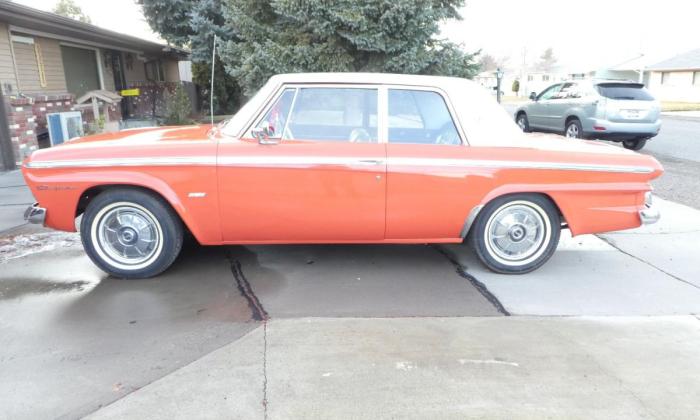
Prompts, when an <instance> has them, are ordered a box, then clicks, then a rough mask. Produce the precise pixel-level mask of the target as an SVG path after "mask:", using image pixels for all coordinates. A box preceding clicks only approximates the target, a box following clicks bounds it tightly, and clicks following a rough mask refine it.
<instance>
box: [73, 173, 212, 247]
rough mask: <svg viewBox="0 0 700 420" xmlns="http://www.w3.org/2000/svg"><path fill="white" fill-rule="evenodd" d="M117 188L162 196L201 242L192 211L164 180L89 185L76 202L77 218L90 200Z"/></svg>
mask: <svg viewBox="0 0 700 420" xmlns="http://www.w3.org/2000/svg"><path fill="white" fill-rule="evenodd" d="M156 181H157V180H156ZM115 189H133V190H139V191H144V192H146V193H149V194H152V195H154V196H156V197H159V198H161V199H162V200H163V201H164V202H165V203H166V204H167V205H169V206H170V208H171V209H172V210H173V211H174V212H175V214H176V215H177V216H178V217H179V218H180V221H181V222H182V225H183V227H184V228H185V229H186V230H187V231H189V233H190V234H192V236H194V237H195V238H196V239H197V241H200V242H201V239H200V235H201V232H200V230H199V229H198V226H197V223H196V221H195V220H193V218H192V217H191V216H190V213H189V212H188V211H187V208H186V207H185V205H184V203H182V200H180V198H179V197H178V195H177V194H176V193H175V191H173V190H172V188H170V187H169V186H168V185H167V184H165V182H162V181H161V183H158V182H153V183H145V182H141V183H139V182H105V183H99V184H95V185H92V186H90V187H87V188H85V189H84V190H83V191H82V193H81V194H80V196H79V199H78V201H77V203H76V208H75V217H76V218H77V217H78V216H80V215H81V214H83V212H84V211H85V209H86V208H87V206H88V205H89V204H90V202H92V200H94V199H95V197H97V196H98V195H100V194H102V193H105V192H108V191H110V190H115Z"/></svg>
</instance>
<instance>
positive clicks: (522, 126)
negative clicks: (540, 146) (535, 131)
mask: <svg viewBox="0 0 700 420" xmlns="http://www.w3.org/2000/svg"><path fill="white" fill-rule="evenodd" d="M518 127H520V129H521V130H523V131H524V130H525V118H523V117H520V118H518Z"/></svg>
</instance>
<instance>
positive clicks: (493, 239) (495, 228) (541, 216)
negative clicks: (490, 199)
mask: <svg viewBox="0 0 700 420" xmlns="http://www.w3.org/2000/svg"><path fill="white" fill-rule="evenodd" d="M485 236H486V237H485V239H486V246H487V248H488V250H489V253H490V254H491V256H492V257H494V258H495V259H496V260H498V261H499V262H501V263H502V264H506V265H524V264H528V263H529V262H531V261H534V260H535V259H536V258H538V257H539V256H540V255H542V253H543V252H544V250H545V249H546V244H547V243H548V242H549V238H550V236H551V227H550V225H549V219H548V218H547V216H546V213H545V212H544V210H542V209H541V208H540V207H539V206H535V205H532V204H531V203H528V202H522V201H521V202H512V203H508V204H505V205H504V206H502V207H501V208H499V209H498V210H496V211H495V212H494V213H493V214H492V216H491V217H490V218H489V220H488V222H487V225H486V231H485Z"/></svg>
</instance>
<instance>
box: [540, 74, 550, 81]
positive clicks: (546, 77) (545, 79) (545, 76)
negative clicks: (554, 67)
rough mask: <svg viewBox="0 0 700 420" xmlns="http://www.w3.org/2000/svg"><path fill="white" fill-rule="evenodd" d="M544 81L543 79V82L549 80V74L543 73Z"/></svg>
mask: <svg viewBox="0 0 700 420" xmlns="http://www.w3.org/2000/svg"><path fill="white" fill-rule="evenodd" d="M542 81H543V82H549V75H548V74H543V75H542Z"/></svg>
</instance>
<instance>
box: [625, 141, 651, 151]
mask: <svg viewBox="0 0 700 420" xmlns="http://www.w3.org/2000/svg"><path fill="white" fill-rule="evenodd" d="M646 144H647V139H639V140H625V141H623V142H622V146H623V147H624V148H625V149H629V150H642V148H643V147H644V146H646Z"/></svg>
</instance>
